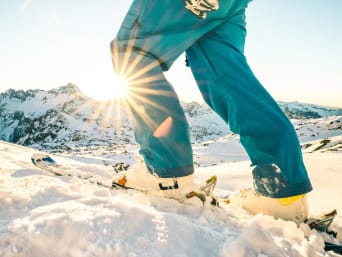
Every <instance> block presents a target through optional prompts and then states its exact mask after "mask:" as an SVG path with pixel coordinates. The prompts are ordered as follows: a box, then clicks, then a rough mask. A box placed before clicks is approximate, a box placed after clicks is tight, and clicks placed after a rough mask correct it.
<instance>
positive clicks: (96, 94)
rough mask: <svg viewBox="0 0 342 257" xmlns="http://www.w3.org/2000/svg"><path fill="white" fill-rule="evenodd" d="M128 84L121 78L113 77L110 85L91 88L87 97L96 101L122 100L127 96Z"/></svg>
mask: <svg viewBox="0 0 342 257" xmlns="http://www.w3.org/2000/svg"><path fill="white" fill-rule="evenodd" d="M128 91H129V90H128V82H127V80H126V79H124V78H123V77H120V76H117V75H114V78H111V81H110V83H106V84H105V85H102V86H101V85H98V86H96V88H92V91H91V93H89V95H90V96H91V97H92V98H94V99H95V100H97V101H101V102H106V101H110V100H122V99H124V98H126V97H127V95H128Z"/></svg>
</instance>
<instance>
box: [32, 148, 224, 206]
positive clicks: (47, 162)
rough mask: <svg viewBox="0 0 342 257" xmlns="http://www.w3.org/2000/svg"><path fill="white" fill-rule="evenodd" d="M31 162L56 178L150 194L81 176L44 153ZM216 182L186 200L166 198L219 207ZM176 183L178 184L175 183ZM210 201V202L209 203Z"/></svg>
mask: <svg viewBox="0 0 342 257" xmlns="http://www.w3.org/2000/svg"><path fill="white" fill-rule="evenodd" d="M31 161H32V163H33V164H34V165H35V166H36V167H38V168H40V169H41V170H43V171H47V172H49V173H50V174H53V175H55V176H66V177H75V178H78V179H81V180H85V181H88V182H90V183H91V184H96V185H98V186H100V187H105V188H108V189H114V190H134V191H137V192H142V193H145V194H148V193H149V191H145V190H142V189H139V188H135V187H129V186H126V185H124V184H123V183H118V182H115V181H110V182H108V181H103V180H101V179H99V178H96V177H95V176H92V175H84V174H81V173H79V172H75V171H74V170H73V169H72V168H70V167H67V166H65V165H61V164H59V163H57V162H56V161H55V160H54V159H53V158H51V157H50V156H49V155H47V154H43V153H36V154H33V155H32V156H31ZM216 181H217V177H216V176H212V177H211V178H209V179H207V180H206V181H205V182H204V184H203V185H201V186H200V188H199V190H198V191H197V192H195V191H191V192H189V193H188V194H186V195H185V196H184V199H180V198H176V197H172V196H165V197H166V198H169V199H174V200H177V201H179V202H181V203H184V202H185V200H186V199H190V198H193V197H195V198H198V199H199V200H200V201H201V203H202V206H203V207H204V205H205V204H206V203H207V202H210V205H214V206H218V201H217V200H216V198H215V197H214V196H212V192H213V190H214V188H215V186H216ZM175 183H177V182H175ZM176 186H177V187H176ZM172 188H175V189H177V188H178V185H176V184H175V186H173V187H172ZM172 188H163V187H162V186H161V185H160V189H161V190H169V189H172ZM163 197H164V196H163ZM208 199H210V201H208Z"/></svg>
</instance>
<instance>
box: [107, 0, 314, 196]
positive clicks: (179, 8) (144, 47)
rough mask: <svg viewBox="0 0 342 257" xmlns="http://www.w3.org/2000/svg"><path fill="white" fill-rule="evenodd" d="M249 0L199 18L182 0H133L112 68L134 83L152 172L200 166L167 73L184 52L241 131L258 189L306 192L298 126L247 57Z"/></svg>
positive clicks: (132, 101) (139, 131) (203, 86)
mask: <svg viewBox="0 0 342 257" xmlns="http://www.w3.org/2000/svg"><path fill="white" fill-rule="evenodd" d="M247 5H248V0H225V1H220V8H219V9H218V10H216V11H211V12H208V13H207V16H206V18H205V19H203V18H202V19H201V18H199V17H197V16H196V15H194V14H193V13H192V12H190V11H189V10H187V9H186V8H185V7H184V2H183V1H182V0H135V1H134V2H133V4H132V5H131V7H130V9H129V11H128V13H127V14H126V16H125V18H124V20H123V23H122V25H121V27H120V30H119V32H118V33H117V36H116V38H115V39H114V40H113V41H112V42H111V51H112V61H113V66H114V70H115V72H116V73H117V74H118V75H121V76H124V77H125V78H126V80H127V81H128V82H129V87H130V89H129V90H130V91H129V96H128V97H127V98H126V103H127V105H128V106H129V108H128V109H129V110H130V111H131V114H132V116H133V123H134V124H133V126H134V134H135V138H136V141H137V142H138V143H139V145H140V153H141V154H142V156H143V157H144V160H145V163H146V166H147V168H148V170H149V171H150V172H151V173H154V174H156V175H158V176H160V177H182V176H186V175H189V174H192V173H193V172H194V166H193V156H192V149H191V143H190V136H189V127H188V123H187V121H186V118H185V115H184V111H183V109H182V107H181V105H180V102H179V100H178V97H177V95H176V93H175V91H174V89H173V88H172V86H171V85H170V83H169V82H168V81H167V80H166V79H165V77H164V74H163V72H164V71H167V70H168V69H169V68H170V67H171V65H172V63H173V62H174V61H175V60H176V59H177V58H178V57H179V56H180V55H181V54H182V53H183V52H186V56H187V59H188V62H189V66H190V67H191V70H192V73H193V75H194V78H195V79H196V81H197V84H198V87H199V89H200V91H201V93H202V95H203V98H204V100H205V101H206V103H207V104H208V105H209V106H210V107H211V108H212V109H213V110H214V111H215V112H216V113H217V114H218V115H219V116H220V117H221V118H222V119H223V120H224V121H225V122H226V123H227V124H229V126H230V129H231V131H232V132H234V133H236V134H239V135H240V140H241V143H242V145H243V147H244V149H245V150H246V152H247V154H248V156H249V157H250V160H251V162H252V166H254V169H253V171H252V172H253V178H254V186H255V188H256V190H257V191H258V192H260V193H261V194H263V195H265V196H270V197H288V196H293V195H298V194H303V193H306V192H309V191H311V189H312V187H311V183H310V180H309V178H308V175H307V171H306V169H305V166H304V163H303V159H302V153H301V149H300V145H299V142H298V138H297V135H296V132H295V130H294V128H293V126H292V124H291V123H290V121H289V120H288V118H287V117H286V116H285V115H284V113H283V112H282V111H281V109H280V108H279V107H278V105H277V103H276V102H275V101H274V99H273V98H272V97H271V96H270V95H269V94H268V92H267V91H266V90H265V89H264V87H263V86H262V85H261V84H260V82H259V81H258V80H257V79H256V77H255V76H254V74H253V72H252V71H251V69H250V67H249V65H248V64H247V61H246V58H245V56H244V43H245V35H246V28H245V25H246V24H245V9H246V7H247ZM184 86H185V87H186V85H184Z"/></svg>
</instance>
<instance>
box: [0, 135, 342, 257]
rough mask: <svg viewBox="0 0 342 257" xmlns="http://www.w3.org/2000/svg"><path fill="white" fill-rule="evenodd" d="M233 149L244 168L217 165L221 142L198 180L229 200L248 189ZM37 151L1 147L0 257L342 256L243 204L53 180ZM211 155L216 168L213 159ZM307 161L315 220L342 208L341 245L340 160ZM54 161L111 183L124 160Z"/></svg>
mask: <svg viewBox="0 0 342 257" xmlns="http://www.w3.org/2000/svg"><path fill="white" fill-rule="evenodd" d="M234 142H235V141H234V140H233V141H232V142H231V143H232V144H231V145H232V148H233V150H232V152H231V160H233V159H234V160H238V161H237V162H228V161H227V162H224V163H218V162H217V160H220V159H221V158H222V156H216V157H215V153H216V154H218V153H219V152H220V151H219V150H218V149H219V147H222V144H223V142H222V141H219V140H218V141H217V142H211V143H210V144H209V145H206V146H204V145H200V144H198V145H195V146H194V152H195V154H196V156H197V157H198V158H197V159H196V161H197V163H198V166H199V168H197V170H196V173H195V177H196V180H198V181H203V180H204V179H206V178H207V177H209V176H210V175H212V174H216V175H218V179H219V183H218V187H219V188H220V189H222V190H225V191H224V192H230V191H234V190H237V189H239V188H241V186H244V185H249V184H250V183H251V177H250V167H249V162H248V161H247V159H246V158H245V159H244V157H243V153H241V152H240V150H239V148H238V147H237V146H236V147H235V146H234V144H235V143H234ZM234 149H235V150H234ZM133 151H135V150H133ZM36 152H37V151H36V150H34V149H31V148H25V147H22V146H18V145H13V144H10V143H5V142H3V141H0V256H4V257H10V256H19V257H20V256H63V257H66V256H73V257H74V256H75V257H81V256H82V257H84V256H101V257H102V256H149V257H151V256H233V257H240V256H241V257H242V256H258V257H265V256H270V257H271V256H275V257H278V256H310V257H311V256H337V255H335V254H333V253H331V252H329V253H325V252H324V250H323V236H324V237H326V239H327V235H320V234H317V233H316V232H314V231H309V229H308V227H307V226H306V225H304V224H302V225H301V226H300V228H297V227H296V225H295V224H294V223H292V222H286V221H282V220H275V219H273V218H271V217H269V216H264V215H257V216H251V215H250V214H248V213H247V212H245V211H244V210H242V209H240V208H238V207H236V206H234V205H227V206H225V208H214V207H211V208H201V207H200V206H196V205H184V204H180V203H179V202H177V201H174V200H170V199H162V198H159V197H157V196H147V195H145V194H142V193H137V192H134V191H127V192H123V191H114V190H108V189H104V188H99V187H98V186H95V185H92V184H90V183H87V182H85V181H82V180H80V179H77V178H71V177H57V176H50V175H48V174H46V173H44V172H43V171H41V170H39V169H37V168H35V167H34V166H33V165H32V164H31V163H30V157H31V155H32V154H33V153H36ZM208 152H210V153H211V156H212V158H213V159H215V158H216V159H215V160H213V159H212V160H208V159H206V158H204V157H205V156H208V155H206V154H205V153H208ZM237 155H238V156H240V159H236V156H237ZM224 157H225V159H226V160H227V158H228V156H224ZM304 157H305V162H306V164H307V167H308V169H309V171H310V176H311V178H312V182H313V186H314V188H315V190H314V191H313V192H312V193H310V195H309V197H310V198H309V200H310V202H309V205H310V209H311V213H312V215H319V214H321V213H322V212H324V211H327V210H328V209H330V208H337V209H338V212H339V214H338V216H337V218H336V220H335V222H334V223H333V228H334V229H335V230H337V231H338V232H339V238H338V241H339V242H342V237H341V235H342V216H341V212H342V200H341V195H342V188H341V185H340V183H341V178H342V173H341V167H342V158H341V157H342V155H341V152H338V151H337V152H328V153H323V152H316V153H314V154H309V153H306V154H305V155H304ZM54 158H55V159H56V160H57V161H58V162H60V163H64V164H67V165H70V166H72V167H74V168H75V170H77V171H78V172H82V173H84V174H88V173H90V174H92V175H95V176H98V177H99V178H101V179H110V178H111V176H112V174H113V168H112V167H111V165H110V163H111V161H112V160H113V159H115V158H116V157H115V151H108V152H107V153H106V154H105V155H104V154H103V152H99V151H98V150H96V149H93V151H88V152H83V153H63V154H61V153H59V154H56V155H54ZM124 161H127V162H131V163H132V162H134V160H132V159H127V160H124ZM210 163H215V164H216V165H214V166H212V165H210ZM222 192H223V191H221V193H222Z"/></svg>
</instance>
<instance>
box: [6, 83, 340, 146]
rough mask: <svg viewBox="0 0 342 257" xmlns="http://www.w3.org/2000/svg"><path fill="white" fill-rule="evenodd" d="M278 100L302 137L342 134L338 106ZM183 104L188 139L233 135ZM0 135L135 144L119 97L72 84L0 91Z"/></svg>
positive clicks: (40, 141) (201, 109)
mask: <svg viewBox="0 0 342 257" xmlns="http://www.w3.org/2000/svg"><path fill="white" fill-rule="evenodd" d="M279 104H280V106H281V108H282V109H283V110H284V111H285V113H286V114H287V115H288V116H289V117H290V118H294V119H296V120H294V123H295V126H296V128H297V131H298V134H299V135H300V137H301V138H303V140H304V141H305V142H307V141H312V140H313V139H314V140H319V139H322V138H325V137H330V136H336V135H340V134H341V130H342V128H341V126H342V125H341V124H342V120H341V116H342V109H337V108H327V107H321V106H317V105H312V104H303V103H297V102H295V103H284V102H280V103H279ZM183 108H184V110H185V113H186V116H187V119H188V121H189V124H190V127H191V137H192V142H193V143H201V142H206V141H210V140H219V139H220V138H222V137H225V136H227V135H228V137H231V136H232V134H231V132H230V131H229V129H228V128H227V126H226V124H225V123H224V122H223V121H222V120H221V119H220V118H219V117H218V116H217V115H216V114H214V113H213V112H212V111H211V109H210V108H209V107H208V106H206V105H201V104H198V103H195V102H193V103H183ZM313 127H315V128H313ZM317 127H318V128H317ZM0 139H2V140H5V141H8V142H13V143H17V144H21V145H27V146H31V147H35V148H38V149H46V150H54V149H55V150H56V149H59V150H61V149H64V150H68V149H70V148H75V147H94V146H113V145H122V144H133V145H134V144H135V140H134V137H133V131H132V127H131V123H130V121H129V118H128V115H127V114H126V112H125V110H124V108H123V106H122V105H120V103H119V102H111V101H108V102H98V101H95V100H94V99H92V98H89V97H86V96H85V95H84V94H83V93H82V92H81V91H80V89H79V88H78V87H77V86H76V85H73V84H71V83H69V84H67V85H65V86H62V87H59V88H57V89H52V90H49V91H44V90H27V91H23V90H17V91H16V90H13V89H9V90H7V91H6V92H4V93H1V94H0ZM309 139H310V140H309ZM237 140H238V139H237Z"/></svg>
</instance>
